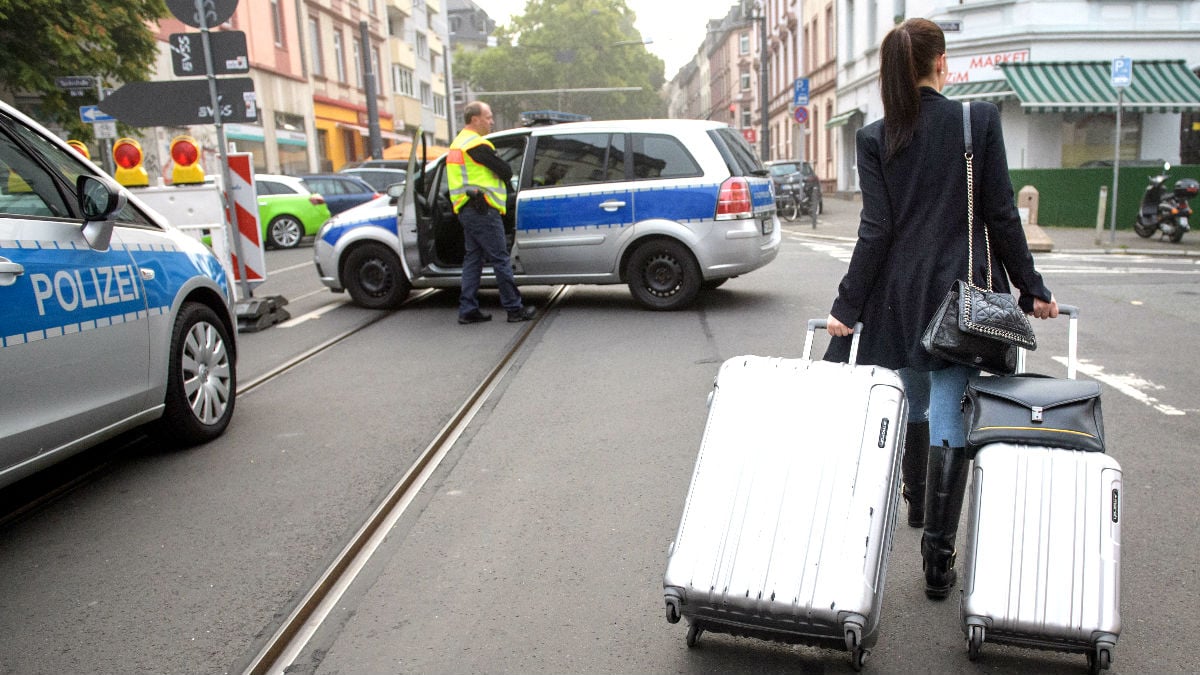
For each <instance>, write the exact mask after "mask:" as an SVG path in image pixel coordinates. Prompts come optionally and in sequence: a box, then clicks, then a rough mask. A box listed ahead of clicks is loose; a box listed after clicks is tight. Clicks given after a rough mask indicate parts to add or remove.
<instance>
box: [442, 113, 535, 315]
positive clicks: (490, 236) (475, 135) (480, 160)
mask: <svg viewBox="0 0 1200 675" xmlns="http://www.w3.org/2000/svg"><path fill="white" fill-rule="evenodd" d="M463 122H465V123H466V126H464V127H463V130H462V131H460V132H459V134H458V136H456V137H455V139H454V142H453V143H451V144H450V151H449V152H448V153H446V176H447V178H448V180H449V183H450V203H451V204H452V205H453V206H454V212H455V213H456V214H458V220H459V222H460V223H462V228H463V236H464V240H465V241H464V244H465V246H464V255H463V265H462V293H461V294H460V295H459V298H458V322H459V323H464V324H466V323H480V322H483V321H491V320H492V315H491V314H488V313H487V312H484V311H482V310H480V309H479V297H478V296H479V281H480V278H481V277H482V276H483V263H484V261H485V259H486V261H487V262H490V263H491V265H492V269H493V270H495V272H496V285H497V286H498V287H499V289H500V304H501V305H503V306H504V309H505V310H507V311H508V321H509V322H510V323H515V322H517V321H529V320H530V319H532V318H533V317H534V316H535V315H537V310H536V309H535V308H533V307H525V306H524V305H522V303H521V292H520V291H518V290H517V282H516V281H515V280H514V279H513V271H512V263H511V261H510V260H509V258H508V248H507V242H506V241H505V237H504V220H503V216H504V213H505V211H506V210H507V207H506V200H507V198H508V182H509V181H510V180H511V179H512V175H513V173H512V168H511V167H509V165H508V162H505V161H504V160H502V159H500V157H499V156H498V155H496V146H494V145H492V143H491V141H489V140H487V139H486V138H484V137H483V134H486V133H490V132H491V130H492V126H493V124H495V122H494V120H493V119H492V109H491V107H490V106H488V104H486V103H483V102H482V101H472V102H470V103H468V104H467V106H466V108H464V109H463Z"/></svg>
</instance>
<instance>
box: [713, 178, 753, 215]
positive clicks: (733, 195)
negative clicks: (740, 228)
mask: <svg viewBox="0 0 1200 675" xmlns="http://www.w3.org/2000/svg"><path fill="white" fill-rule="evenodd" d="M753 215H754V204H753V203H752V202H751V200H750V181H748V180H746V179H745V178H741V177H738V176H734V177H732V178H727V179H726V180H725V182H724V183H721V192H720V193H719V194H718V195H717V220H732V219H734V218H749V217H751V216H753Z"/></svg>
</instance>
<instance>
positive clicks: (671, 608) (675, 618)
mask: <svg viewBox="0 0 1200 675" xmlns="http://www.w3.org/2000/svg"><path fill="white" fill-rule="evenodd" d="M672 600H674V598H670V599H668V600H667V622H668V623H679V618H680V617H679V607H678V606H677V605H676V604H675V603H674V602H672Z"/></svg>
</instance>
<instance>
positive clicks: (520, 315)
mask: <svg viewBox="0 0 1200 675" xmlns="http://www.w3.org/2000/svg"><path fill="white" fill-rule="evenodd" d="M535 316H537V307H522V308H521V309H517V310H513V311H510V312H509V313H508V322H509V323H519V322H521V321H529V320H530V319H532V318H533V317H535Z"/></svg>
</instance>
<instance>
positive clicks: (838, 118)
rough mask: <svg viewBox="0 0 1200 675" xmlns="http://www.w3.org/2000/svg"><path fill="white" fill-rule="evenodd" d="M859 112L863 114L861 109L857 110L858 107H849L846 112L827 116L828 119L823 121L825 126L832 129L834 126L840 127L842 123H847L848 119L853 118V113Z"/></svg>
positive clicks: (857, 113) (858, 113)
mask: <svg viewBox="0 0 1200 675" xmlns="http://www.w3.org/2000/svg"><path fill="white" fill-rule="evenodd" d="M861 114H863V113H862V110H859V109H858V108H851V109H849V110H847V111H846V112H842V113H838V114H836V115H834V116H833V117H830V118H829V121H828V122H826V123H825V128H826V129H833V128H834V127H840V126H842V125H843V124H848V123H849V122H850V120H852V119H854V116H855V115H861Z"/></svg>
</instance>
